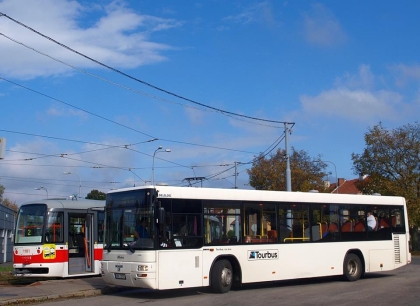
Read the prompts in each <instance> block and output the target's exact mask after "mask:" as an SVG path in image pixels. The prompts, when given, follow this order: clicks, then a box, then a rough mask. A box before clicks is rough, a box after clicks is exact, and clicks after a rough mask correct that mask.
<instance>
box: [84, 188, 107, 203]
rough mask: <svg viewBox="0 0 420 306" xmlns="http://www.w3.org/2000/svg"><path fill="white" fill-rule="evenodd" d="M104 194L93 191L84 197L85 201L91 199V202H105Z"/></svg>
mask: <svg viewBox="0 0 420 306" xmlns="http://www.w3.org/2000/svg"><path fill="white" fill-rule="evenodd" d="M105 198H106V193H105V192H102V191H99V190H96V189H93V190H92V191H91V192H89V193H88V194H87V196H86V199H92V200H105Z"/></svg>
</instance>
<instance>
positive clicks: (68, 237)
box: [13, 199, 105, 278]
mask: <svg viewBox="0 0 420 306" xmlns="http://www.w3.org/2000/svg"><path fill="white" fill-rule="evenodd" d="M104 207H105V201H96V200H83V199H79V200H77V201H71V200H67V199H49V200H40V201H32V202H27V203H24V204H22V205H21V206H20V208H19V211H18V215H17V221H16V228H15V234H14V246H13V268H14V271H13V273H14V274H15V275H17V276H24V277H63V278H64V277H75V276H87V275H99V271H100V269H99V261H100V260H101V259H102V253H103V230H104V218H105V212H104Z"/></svg>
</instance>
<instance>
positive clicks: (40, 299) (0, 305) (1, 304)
mask: <svg viewBox="0 0 420 306" xmlns="http://www.w3.org/2000/svg"><path fill="white" fill-rule="evenodd" d="M124 289H126V288H123V287H106V288H102V289H88V290H82V291H77V292H71V293H65V294H52V295H45V296H37V297H27V298H17V299H10V300H6V301H0V306H6V305H21V304H31V303H45V302H52V301H57V300H65V299H70V298H81V297H92V296H97V295H104V294H112V293H117V292H120V291H123V290H124Z"/></svg>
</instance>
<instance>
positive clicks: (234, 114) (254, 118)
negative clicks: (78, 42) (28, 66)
mask: <svg viewBox="0 0 420 306" xmlns="http://www.w3.org/2000/svg"><path fill="white" fill-rule="evenodd" d="M1 16H4V17H6V18H8V19H9V20H11V21H13V22H15V23H17V24H19V25H21V26H23V27H25V28H27V29H29V30H30V31H33V32H34V33H36V34H38V35H40V36H42V37H44V38H46V39H48V40H50V41H52V42H54V43H56V44H58V45H60V46H61V47H63V48H65V49H67V50H69V51H71V52H74V53H76V54H78V55H80V56H82V57H84V58H86V59H88V60H90V61H93V62H95V63H97V64H98V65H101V66H103V67H105V68H107V69H110V70H112V71H114V72H117V73H119V74H121V75H123V76H125V77H128V78H130V79H133V80H135V81H137V82H140V83H142V84H144V85H147V86H149V87H151V88H154V89H156V90H158V91H161V92H164V93H166V94H169V95H172V96H175V97H177V98H180V99H182V100H185V101H188V102H191V103H193V104H196V105H199V106H201V107H204V108H208V109H210V110H212V111H214V112H218V113H222V114H224V115H228V116H230V117H231V116H238V117H242V118H247V119H252V120H256V121H263V122H271V123H284V124H293V125H294V123H288V122H281V121H276V120H268V119H262V118H257V117H252V116H246V115H242V114H237V113H233V112H229V111H225V110H222V109H219V108H215V107H211V106H208V105H206V104H203V103H200V102H197V101H194V100H191V99H188V98H185V97H183V96H181V95H178V94H175V93H173V92H170V91H167V90H165V89H163V88H160V87H158V86H155V85H152V84H150V83H148V82H145V81H143V80H140V79H138V78H136V77H133V76H130V75H128V74H126V73H124V72H122V71H120V70H118V69H115V68H113V67H111V66H108V65H106V64H104V63H102V62H100V61H98V60H95V59H93V58H91V57H89V56H86V55H85V54H83V53H80V52H78V51H76V50H74V49H72V48H70V47H68V46H66V45H64V44H62V43H60V42H58V41H56V40H54V39H52V38H51V37H48V36H46V35H44V34H42V33H40V32H38V31H36V30H34V29H33V28H31V27H28V26H27V25H25V24H23V23H21V22H19V21H17V20H15V19H13V18H11V17H9V16H7V15H6V14H3V13H1V12H0V17H1ZM0 35H2V36H4V37H6V38H7V39H10V40H12V41H14V42H15V43H19V44H21V45H23V46H25V47H26V48H30V49H31V50H33V51H35V52H38V53H39V54H42V55H44V56H47V57H49V58H51V59H53V60H56V61H59V62H61V63H62V64H64V65H67V66H69V67H71V68H73V69H76V70H78V71H80V72H83V73H86V74H88V75H90V76H93V77H97V78H99V79H101V80H103V81H106V82H109V83H111V84H113V85H116V86H120V87H123V88H125V89H128V90H132V91H135V92H137V93H140V94H145V93H142V92H140V91H136V90H133V89H131V88H129V87H127V86H123V85H120V84H118V83H115V82H111V81H108V80H106V79H104V78H101V77H99V76H96V75H94V74H91V73H88V72H86V71H84V70H81V69H78V68H76V67H73V66H71V65H69V64H67V63H65V62H63V61H60V60H57V59H55V58H53V57H51V56H49V55H47V54H44V53H42V52H40V51H38V50H35V49H34V48H31V47H29V46H27V45H25V44H23V43H21V42H18V41H16V40H14V39H12V38H10V37H8V36H6V35H4V34H3V33H0ZM0 79H3V80H5V81H7V82H10V83H12V84H14V85H17V86H20V87H22V88H25V89H27V90H30V91H33V92H35V93H37V94H40V95H43V96H45V97H48V98H50V99H53V100H55V101H57V102H60V103H63V104H65V105H68V106H70V107H74V108H76V109H78V110H81V111H84V112H86V113H88V114H91V115H93V116H96V117H99V118H101V119H103V120H107V121H109V122H112V123H114V124H117V125H120V126H123V127H125V128H128V129H130V130H133V131H136V132H138V133H140V134H143V135H146V136H149V137H152V136H151V135H148V134H146V133H143V132H141V131H138V130H136V129H133V128H130V127H128V126H126V125H123V124H120V123H118V122H115V121H113V120H110V119H107V118H105V117H103V116H100V115H97V114H94V113H92V112H89V111H86V110H84V109H82V108H79V107H76V106H73V105H71V104H69V103H66V102H64V101H61V100H58V99H55V98H53V97H51V96H48V95H45V94H43V93H41V92H39V91H36V90H33V89H30V88H28V87H26V86H23V85H20V84H17V83H15V82H12V81H10V80H7V79H5V78H2V77H0ZM145 95H147V94H145ZM149 96H150V97H153V98H157V97H155V96H153V95H149ZM159 99H160V98H159ZM163 100H164V99H163ZM166 102H168V101H166ZM171 103H172V102H171ZM176 104H180V103H176ZM181 105H182V106H185V107H190V106H186V105H183V104H181ZM200 110H201V109H200ZM232 118H235V119H238V118H236V117H232ZM249 123H251V122H249ZM272 127H275V126H272ZM276 128H278V127H276ZM282 139H284V137H283V138H282ZM160 140H162V141H168V142H175V143H183V144H188V145H196V146H204V145H199V144H193V143H185V142H180V141H173V140H169V139H160ZM280 141H281V140H279V141H277V140H276V141H275V144H276V145H274V144H273V145H272V146H273V147H272V149H271V150H269V149H270V147H271V146H270V147H269V148H268V149H267V150H266V151H268V150H269V151H268V152H267V153H266V154H264V155H263V156H266V155H268V154H269V153H270V152H272V150H274V149H275V147H276V146H278V144H279V143H280ZM207 147H212V146H207ZM212 148H217V149H225V150H229V149H226V148H218V147H212ZM134 151H136V150H134ZM232 151H235V150H232ZM237 151H239V150H237ZM266 151H264V152H266ZM242 152H245V151H242ZM245 153H252V152H245ZM142 154H146V153H142ZM253 154H255V153H253ZM146 155H148V154H146ZM149 156H151V155H149ZM46 157H47V156H46ZM60 157H64V156H62V155H60ZM259 158H261V156H260V157H259ZM69 159H71V158H69ZM159 159H161V158H159ZM162 160H164V159H162ZM254 160H255V159H253V161H254ZM79 161H80V160H79ZM165 161H166V160H165ZM253 161H250V162H247V163H241V164H249V163H252V162H253ZM83 162H84V161H83ZM167 162H169V161H167ZM178 165H180V164H178ZM180 166H182V167H187V166H184V165H180ZM188 168H191V167H188ZM226 171H227V170H226ZM222 173H223V172H222Z"/></svg>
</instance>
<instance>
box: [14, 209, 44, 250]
mask: <svg viewBox="0 0 420 306" xmlns="http://www.w3.org/2000/svg"><path fill="white" fill-rule="evenodd" d="M46 212H47V205H45V204H35V205H22V206H21V207H20V209H19V212H18V217H17V222H16V235H15V241H14V244H15V245H17V244H21V243H40V242H42V237H43V227H44V220H45V216H46Z"/></svg>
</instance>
